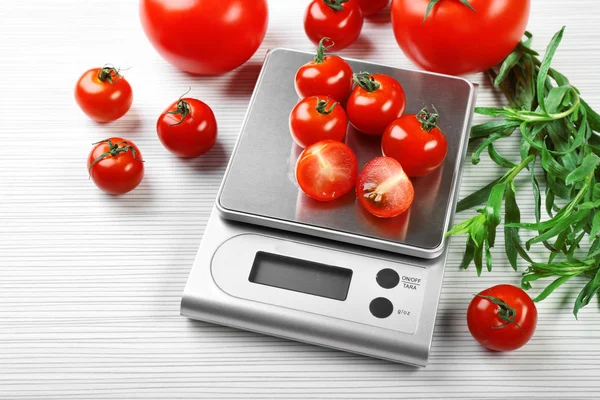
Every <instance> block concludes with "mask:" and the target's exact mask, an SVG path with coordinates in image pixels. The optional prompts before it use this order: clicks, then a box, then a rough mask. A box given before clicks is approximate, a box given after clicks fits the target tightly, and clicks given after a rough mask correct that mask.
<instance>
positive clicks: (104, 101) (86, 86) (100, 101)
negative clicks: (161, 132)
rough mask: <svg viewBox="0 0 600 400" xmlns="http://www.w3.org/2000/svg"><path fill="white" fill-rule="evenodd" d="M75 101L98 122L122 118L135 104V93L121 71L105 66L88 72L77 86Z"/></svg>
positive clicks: (82, 76)
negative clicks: (132, 104) (133, 103)
mask: <svg viewBox="0 0 600 400" xmlns="http://www.w3.org/2000/svg"><path fill="white" fill-rule="evenodd" d="M75 100H76V101H77V104H78V105H79V107H80V108H81V109H82V110H83V112H84V113H85V114H86V115H87V116H88V117H90V118H91V119H93V120H94V121H98V122H110V121H114V120H117V119H119V118H121V117H122V116H123V115H125V113H127V111H129V108H131V103H132V102H133V91H132V90H131V86H130V85H129V82H127V81H126V80H125V78H124V77H123V76H122V75H120V74H119V70H118V69H116V68H114V67H111V66H104V67H102V68H92V69H90V70H88V71H86V72H85V73H84V74H83V75H81V78H79V80H78V81H77V84H76V85H75Z"/></svg>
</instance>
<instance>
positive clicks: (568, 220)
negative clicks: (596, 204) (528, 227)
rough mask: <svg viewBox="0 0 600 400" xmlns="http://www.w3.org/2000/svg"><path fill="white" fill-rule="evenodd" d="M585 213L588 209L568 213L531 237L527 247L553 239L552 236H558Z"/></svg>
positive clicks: (526, 244)
mask: <svg viewBox="0 0 600 400" xmlns="http://www.w3.org/2000/svg"><path fill="white" fill-rule="evenodd" d="M584 214H586V211H585V210H582V211H578V212H576V213H572V214H570V215H566V216H565V217H564V218H560V219H559V220H558V222H557V223H556V224H555V225H554V226H553V227H552V228H550V229H548V230H547V231H545V232H544V233H542V234H541V235H538V236H536V237H534V238H532V239H529V240H528V241H527V242H526V243H525V246H526V247H527V248H529V247H530V246H531V245H532V244H535V243H539V242H543V241H545V240H548V239H551V238H553V237H555V236H557V235H558V234H559V233H560V232H562V231H564V230H565V229H567V228H569V227H570V226H571V224H572V223H573V222H575V221H578V220H579V219H580V218H582V216H583V215H584Z"/></svg>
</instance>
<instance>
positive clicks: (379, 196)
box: [356, 157, 415, 218]
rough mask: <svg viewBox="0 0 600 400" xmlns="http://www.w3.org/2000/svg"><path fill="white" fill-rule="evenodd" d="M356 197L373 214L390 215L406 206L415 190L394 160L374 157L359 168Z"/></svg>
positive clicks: (413, 195)
mask: <svg viewBox="0 0 600 400" xmlns="http://www.w3.org/2000/svg"><path fill="white" fill-rule="evenodd" d="M356 197H357V198H358V202H359V203H360V204H361V205H362V206H363V207H364V208H365V209H366V210H367V211H368V212H370V213H371V214H373V215H375V216H376V217H379V218H392V217H396V216H398V215H400V214H402V213H404V212H405V211H406V210H408V208H409V207H410V205H411V204H412V202H413V199H414V197H415V190H414V188H413V185H412V182H411V181H410V179H408V176H406V174H405V173H404V171H403V170H402V166H401V165H400V163H399V162H398V161H396V160H394V159H393V158H390V157H377V158H375V159H374V160H372V161H371V162H369V163H368V164H367V165H365V167H364V168H363V170H362V171H360V174H359V175H358V179H357V181H356Z"/></svg>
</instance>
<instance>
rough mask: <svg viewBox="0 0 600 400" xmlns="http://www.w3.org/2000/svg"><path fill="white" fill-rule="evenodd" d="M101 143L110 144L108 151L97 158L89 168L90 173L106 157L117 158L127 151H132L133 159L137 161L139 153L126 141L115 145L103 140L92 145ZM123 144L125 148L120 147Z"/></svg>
mask: <svg viewBox="0 0 600 400" xmlns="http://www.w3.org/2000/svg"><path fill="white" fill-rule="evenodd" d="M100 143H106V144H108V151H105V152H104V153H102V154H100V155H99V156H98V157H96V159H95V160H94V162H93V163H91V164H90V167H89V168H88V172H89V171H91V169H92V167H93V166H94V165H96V164H98V163H99V162H100V161H102V160H104V159H105V158H106V157H108V156H112V157H116V156H117V155H118V154H119V153H125V152H127V151H131V154H132V155H133V159H134V160H137V158H136V157H137V151H135V148H134V147H133V146H132V145H130V144H129V143H127V141H125V140H123V141H122V142H118V143H113V142H112V141H111V140H110V139H106V140H101V141H99V142H96V143H92V145H97V144H100ZM122 144H124V145H125V146H123V147H119V146H120V145H122ZM139 161H141V162H144V160H139Z"/></svg>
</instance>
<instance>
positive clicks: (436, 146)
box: [381, 108, 448, 177]
mask: <svg viewBox="0 0 600 400" xmlns="http://www.w3.org/2000/svg"><path fill="white" fill-rule="evenodd" d="M434 110H435V108H434ZM438 118H439V115H438V114H437V112H433V113H430V112H429V111H427V108H424V109H422V110H421V111H420V112H419V113H418V114H417V115H414V114H413V115H404V116H402V117H400V118H398V119H397V120H395V121H394V122H392V123H391V124H390V125H389V126H388V127H387V129H386V130H385V133H384V134H383V138H382V140H381V150H382V152H383V155H384V156H386V157H392V158H395V159H396V160H397V161H398V162H399V163H400V164H401V165H402V169H404V172H406V175H408V176H410V177H415V176H423V175H427V174H429V173H431V172H433V171H434V170H435V169H436V168H437V167H439V166H440V165H441V164H442V163H443V162H444V159H445V158H446V153H447V152H448V142H446V137H445V136H444V134H443V133H442V131H441V130H440V129H439V128H438V126H437V123H438Z"/></svg>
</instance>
